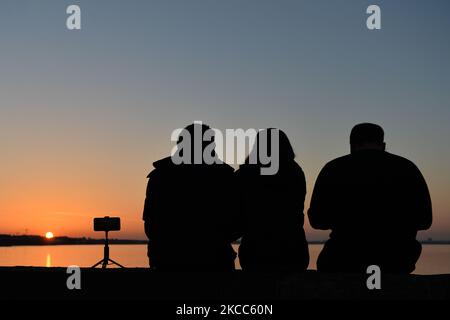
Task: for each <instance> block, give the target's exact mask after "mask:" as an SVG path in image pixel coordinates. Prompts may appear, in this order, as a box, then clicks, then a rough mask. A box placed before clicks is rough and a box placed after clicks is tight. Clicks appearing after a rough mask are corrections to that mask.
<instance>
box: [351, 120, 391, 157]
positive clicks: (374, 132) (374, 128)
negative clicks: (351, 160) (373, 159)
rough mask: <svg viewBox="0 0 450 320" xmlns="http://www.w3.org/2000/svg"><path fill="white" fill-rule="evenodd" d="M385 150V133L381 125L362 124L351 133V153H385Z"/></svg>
mask: <svg viewBox="0 0 450 320" xmlns="http://www.w3.org/2000/svg"><path fill="white" fill-rule="evenodd" d="M385 149H386V143H385V142H384V131H383V128H381V127H380V126H379V125H377V124H373V123H360V124H357V125H356V126H354V127H353V129H352V132H351V133H350V150H351V153H354V152H357V151H362V150H377V151H384V150H385Z"/></svg>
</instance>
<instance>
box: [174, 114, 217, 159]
mask: <svg viewBox="0 0 450 320" xmlns="http://www.w3.org/2000/svg"><path fill="white" fill-rule="evenodd" d="M205 133H206V134H205ZM208 146H209V148H210V149H211V150H212V151H211V154H212V155H215V152H214V148H215V143H214V130H212V129H211V127H210V126H208V125H206V124H203V123H195V122H194V123H192V124H190V125H188V126H186V127H185V128H184V129H183V130H182V131H181V133H180V135H179V136H178V140H177V147H178V149H180V150H179V153H178V155H179V156H181V157H185V156H186V155H184V152H183V150H189V151H188V152H189V153H190V155H189V156H188V158H191V161H190V163H198V162H200V163H203V160H204V159H203V152H204V150H205V149H206V148H207V147H208ZM196 148H198V150H196Z"/></svg>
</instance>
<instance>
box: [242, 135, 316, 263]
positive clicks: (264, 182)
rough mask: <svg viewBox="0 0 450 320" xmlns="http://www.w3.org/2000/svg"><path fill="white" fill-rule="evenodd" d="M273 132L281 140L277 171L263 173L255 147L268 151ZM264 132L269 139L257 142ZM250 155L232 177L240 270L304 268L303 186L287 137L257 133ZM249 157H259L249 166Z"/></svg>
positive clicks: (304, 191) (300, 172) (270, 149)
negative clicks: (236, 193)
mask: <svg viewBox="0 0 450 320" xmlns="http://www.w3.org/2000/svg"><path fill="white" fill-rule="evenodd" d="M275 130H277V131H278V136H279V167H278V171H277V172H276V173H275V174H273V175H262V174H261V170H260V169H261V167H262V166H264V165H263V164H262V163H261V161H260V158H259V149H260V148H261V146H262V144H265V143H267V145H266V147H267V150H268V154H271V153H272V150H273V149H274V148H271V144H270V141H271V135H272V134H274V131H275ZM262 133H264V135H265V137H267V139H261V134H262ZM264 140H265V141H264ZM252 153H253V154H252ZM252 153H251V154H250V156H249V157H248V158H247V159H246V161H245V163H244V164H243V165H241V166H240V168H239V170H237V171H236V173H235V176H236V182H237V186H238V188H239V194H240V201H239V203H240V205H239V207H240V216H241V228H242V229H241V232H242V239H241V245H240V247H239V260H240V264H241V267H242V269H243V270H251V271H303V270H306V268H307V267H308V263H309V252H308V243H307V241H306V237H305V232H304V230H303V222H304V214H303V208H304V200H305V194H306V182H305V175H304V173H303V171H302V169H301V167H300V166H299V165H298V164H297V163H296V162H295V161H294V158H295V154H294V151H293V149H292V146H291V144H290V142H289V139H288V137H287V136H286V134H285V133H284V132H283V131H281V130H278V129H267V130H265V132H263V131H260V132H259V133H258V134H257V136H256V142H255V145H254V147H253V150H252ZM254 153H256V154H254ZM272 156H273V154H272ZM252 157H253V159H257V161H254V162H255V163H253V164H252V163H250V162H251V161H250V160H249V159H252Z"/></svg>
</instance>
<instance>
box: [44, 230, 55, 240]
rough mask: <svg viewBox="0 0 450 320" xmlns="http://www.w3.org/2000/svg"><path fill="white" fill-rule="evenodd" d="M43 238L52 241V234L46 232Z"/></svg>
mask: <svg viewBox="0 0 450 320" xmlns="http://www.w3.org/2000/svg"><path fill="white" fill-rule="evenodd" d="M45 237H46V238H47V239H52V238H53V232H50V231H49V232H47V233H46V234H45Z"/></svg>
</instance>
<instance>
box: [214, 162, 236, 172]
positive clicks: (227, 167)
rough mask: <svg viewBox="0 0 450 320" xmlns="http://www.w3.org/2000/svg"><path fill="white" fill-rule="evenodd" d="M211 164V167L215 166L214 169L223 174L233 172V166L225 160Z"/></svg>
mask: <svg viewBox="0 0 450 320" xmlns="http://www.w3.org/2000/svg"><path fill="white" fill-rule="evenodd" d="M211 166H212V167H213V168H215V169H216V170H219V171H221V172H223V173H224V174H233V173H234V168H233V167H232V166H230V165H229V164H227V163H225V162H220V163H216V164H213V165H211Z"/></svg>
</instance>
